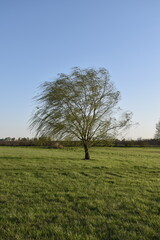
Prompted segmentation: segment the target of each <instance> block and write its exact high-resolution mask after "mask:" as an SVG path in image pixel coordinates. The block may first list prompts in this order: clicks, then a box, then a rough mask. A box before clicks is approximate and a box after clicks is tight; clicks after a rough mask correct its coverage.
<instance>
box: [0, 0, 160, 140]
mask: <svg viewBox="0 0 160 240" xmlns="http://www.w3.org/2000/svg"><path fill="white" fill-rule="evenodd" d="M159 12H160V1H159V0H121V1H120V0H81V1H76V0H67V1H66V0H27V1H25V0H14V1H12V0H5V1H3V0H1V1H0V138H4V137H8V136H10V137H16V138H17V137H33V136H34V135H33V133H31V132H30V130H29V129H28V120H29V118H30V116H31V113H32V111H33V109H34V106H35V104H34V102H33V97H34V96H35V95H36V93H37V88H38V86H39V85H40V84H41V83H42V82H44V81H50V80H52V79H54V78H55V77H56V76H57V74H58V73H61V72H64V73H69V72H70V70H71V68H72V67H74V66H79V67H82V68H83V67H85V68H86V67H97V68H98V67H105V68H107V69H108V70H109V72H110V75H111V80H112V81H113V82H114V83H115V86H116V88H117V90H119V91H120V92H121V101H120V104H119V105H120V106H121V108H123V109H124V110H130V111H132V112H133V121H134V122H139V126H137V127H136V128H135V127H133V128H132V129H131V130H130V131H129V132H128V134H127V135H126V137H127V138H134V139H136V138H138V137H142V138H152V137H153V136H154V133H155V124H156V123H157V122H158V121H159V120H160V109H159V102H160V94H159V92H160V91H159V90H160V14H159Z"/></svg>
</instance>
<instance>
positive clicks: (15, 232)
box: [0, 147, 160, 240]
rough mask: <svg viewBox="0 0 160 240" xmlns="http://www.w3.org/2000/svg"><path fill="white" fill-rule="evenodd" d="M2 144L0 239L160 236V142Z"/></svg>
mask: <svg viewBox="0 0 160 240" xmlns="http://www.w3.org/2000/svg"><path fill="white" fill-rule="evenodd" d="M91 157H92V159H91V160H83V159H82V158H83V149H82V148H80V147H77V148H74V147H72V148H71V147H70V148H64V149H42V148H36V147H0V186H1V193H0V207H1V210H0V239H2V240H33V239H37V240H50V239H54V240H160V148H105V147H103V148H102V147H99V148H96V147H94V148H92V149H91Z"/></svg>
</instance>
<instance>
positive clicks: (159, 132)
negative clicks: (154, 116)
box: [154, 121, 160, 139]
mask: <svg viewBox="0 0 160 240" xmlns="http://www.w3.org/2000/svg"><path fill="white" fill-rule="evenodd" d="M154 138H155V139H160V121H159V122H158V123H156V133H155V136H154Z"/></svg>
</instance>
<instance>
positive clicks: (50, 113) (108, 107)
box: [30, 67, 131, 159]
mask: <svg viewBox="0 0 160 240" xmlns="http://www.w3.org/2000/svg"><path fill="white" fill-rule="evenodd" d="M119 99H120V93H119V91H116V89H115V87H114V84H113V83H112V82H111V81H110V76H109V73H108V71H107V70H106V69H105V68H99V69H93V68H88V69H80V68H78V67H76V68H73V70H72V72H71V74H69V75H67V74H59V75H58V77H57V79H55V80H54V81H52V82H44V84H42V85H41V92H40V94H39V95H38V96H37V97H36V102H37V108H36V110H35V112H34V114H33V116H32V118H31V124H30V126H31V128H34V129H35V130H36V133H37V136H50V137H52V138H53V139H57V140H63V139H66V138H67V137H69V138H70V139H71V138H72V139H78V140H80V141H81V142H82V144H83V147H84V152H85V159H90V154H89V147H90V146H91V143H93V142H94V141H100V140H102V139H106V138H107V136H110V135H113V134H115V133H116V132H117V131H119V130H122V129H124V128H126V127H127V126H129V125H130V122H131V113H128V112H126V113H123V114H122V115H121V116H120V118H118V119H117V117H116V116H118V115H117V109H118V108H117V104H118V101H119Z"/></svg>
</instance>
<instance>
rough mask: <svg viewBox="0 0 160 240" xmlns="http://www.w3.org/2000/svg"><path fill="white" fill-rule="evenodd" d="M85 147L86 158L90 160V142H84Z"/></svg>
mask: <svg viewBox="0 0 160 240" xmlns="http://www.w3.org/2000/svg"><path fill="white" fill-rule="evenodd" d="M83 147H84V152H85V157H84V159H85V160H89V159H90V155H89V150H88V144H87V143H83Z"/></svg>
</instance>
